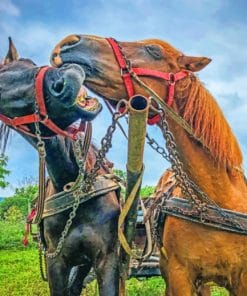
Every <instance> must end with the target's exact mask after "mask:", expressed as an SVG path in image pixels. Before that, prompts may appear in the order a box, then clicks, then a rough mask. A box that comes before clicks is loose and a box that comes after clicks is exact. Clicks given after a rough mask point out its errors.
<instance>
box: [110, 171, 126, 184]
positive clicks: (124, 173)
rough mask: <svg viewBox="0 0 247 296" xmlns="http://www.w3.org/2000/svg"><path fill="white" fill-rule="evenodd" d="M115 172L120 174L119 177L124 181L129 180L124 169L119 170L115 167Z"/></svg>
mask: <svg viewBox="0 0 247 296" xmlns="http://www.w3.org/2000/svg"><path fill="white" fill-rule="evenodd" d="M113 173H114V174H115V175H116V176H118V177H119V178H121V179H122V180H123V181H124V182H126V180H127V173H126V172H124V171H122V170H118V169H113Z"/></svg>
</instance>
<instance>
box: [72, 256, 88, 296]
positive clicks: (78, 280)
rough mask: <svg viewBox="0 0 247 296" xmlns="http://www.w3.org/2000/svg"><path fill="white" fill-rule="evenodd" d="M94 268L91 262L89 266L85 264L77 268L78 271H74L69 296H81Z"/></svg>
mask: <svg viewBox="0 0 247 296" xmlns="http://www.w3.org/2000/svg"><path fill="white" fill-rule="evenodd" d="M91 267H92V264H91V262H90V263H87V264H83V265H80V266H76V269H75V270H74V269H72V270H71V272H72V271H74V274H73V275H72V278H71V279H70V281H69V285H68V290H69V296H80V295H81V291H82V289H83V288H84V283H83V281H84V279H85V277H86V276H87V275H88V273H89V271H90V269H91Z"/></svg>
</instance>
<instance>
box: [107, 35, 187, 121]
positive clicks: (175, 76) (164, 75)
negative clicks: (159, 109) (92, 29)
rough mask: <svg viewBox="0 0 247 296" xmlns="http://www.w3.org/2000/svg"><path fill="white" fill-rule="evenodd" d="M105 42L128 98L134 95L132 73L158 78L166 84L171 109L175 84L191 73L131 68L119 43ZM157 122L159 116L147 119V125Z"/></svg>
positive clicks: (111, 39)
mask: <svg viewBox="0 0 247 296" xmlns="http://www.w3.org/2000/svg"><path fill="white" fill-rule="evenodd" d="M106 40H107V41H108V43H109V44H110V45H111V47H112V50H113V52H114V55H115V58H116V60H117V62H118V65H119V67H120V72H121V76H122V79H123V82H124V85H125V89H126V92H127V94H128V96H129V98H130V97H132V96H133V95H134V94H135V89H134V83H133V80H132V76H133V75H132V74H133V73H134V74H135V75H137V76H149V77H155V78H160V79H163V80H165V81H167V82H168V92H167V98H166V104H167V106H168V107H171V105H172V103H173V100H174V91H175V83H176V82H177V81H179V80H181V79H183V78H185V77H187V76H189V75H191V72H190V71H180V72H177V73H171V72H169V73H168V72H162V71H157V70H153V69H148V68H135V67H132V65H131V62H130V60H128V59H127V58H126V56H125V55H124V53H123V51H122V49H121V47H120V45H119V43H118V42H117V41H116V40H115V39H113V38H106ZM159 121H160V115H159V114H157V115H155V116H154V117H152V118H149V119H148V124H150V125H153V124H156V123H158V122H159Z"/></svg>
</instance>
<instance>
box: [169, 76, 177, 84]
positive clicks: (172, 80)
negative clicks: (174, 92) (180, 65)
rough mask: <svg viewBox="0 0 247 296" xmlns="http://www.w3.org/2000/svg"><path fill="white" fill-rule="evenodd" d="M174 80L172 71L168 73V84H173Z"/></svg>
mask: <svg viewBox="0 0 247 296" xmlns="http://www.w3.org/2000/svg"><path fill="white" fill-rule="evenodd" d="M175 82H176V78H175V74H174V73H169V84H170V85H174V84H175Z"/></svg>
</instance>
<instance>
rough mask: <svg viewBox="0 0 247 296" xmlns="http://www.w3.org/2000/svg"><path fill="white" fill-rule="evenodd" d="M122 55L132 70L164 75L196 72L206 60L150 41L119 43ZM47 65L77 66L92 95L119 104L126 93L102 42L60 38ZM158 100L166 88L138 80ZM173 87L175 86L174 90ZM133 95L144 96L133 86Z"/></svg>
mask: <svg viewBox="0 0 247 296" xmlns="http://www.w3.org/2000/svg"><path fill="white" fill-rule="evenodd" d="M119 45H120V47H121V49H122V52H123V54H124V56H125V57H126V59H127V60H128V61H129V62H130V63H131V66H132V67H141V68H148V69H155V70H158V71H162V72H167V73H170V72H172V73H177V72H179V71H181V70H188V71H192V72H194V71H199V70H201V69H202V68H203V67H205V66H206V65H207V64H208V63H209V62H210V59H208V58H204V57H189V56H185V55H183V54H182V53H181V52H180V51H178V50H176V49H175V48H173V47H172V46H171V45H169V44H168V43H166V42H163V41H160V40H156V39H150V40H144V41H138V42H119ZM51 63H52V64H53V65H54V66H61V65H62V64H64V63H76V64H79V65H80V66H81V67H82V68H83V69H84V71H85V72H86V80H85V84H86V86H87V87H88V88H89V89H90V90H92V91H93V92H94V93H97V94H99V95H100V96H102V97H104V98H106V99H108V100H115V101H119V100H120V99H123V98H126V97H127V93H126V89H125V86H124V83H123V79H122V76H121V72H120V68H119V64H118V62H117V61H116V58H115V55H114V52H113V50H112V47H111V45H110V44H109V42H108V41H107V39H105V38H101V37H96V36H88V35H70V36H68V37H66V38H64V39H63V40H62V41H61V42H60V43H59V44H58V45H57V46H56V47H55V49H54V50H53V52H52V56H51ZM142 80H143V81H145V82H146V83H147V84H148V85H149V86H150V87H151V88H152V89H153V90H154V91H156V92H157V93H158V94H159V95H160V96H161V97H163V98H165V97H166V95H167V94H166V92H167V88H166V87H164V86H165V85H166V84H168V82H167V81H164V80H162V79H159V78H154V77H142ZM176 87H177V86H176ZM134 88H135V93H138V94H143V95H145V92H144V91H143V90H142V89H140V87H139V86H138V85H137V83H134Z"/></svg>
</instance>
